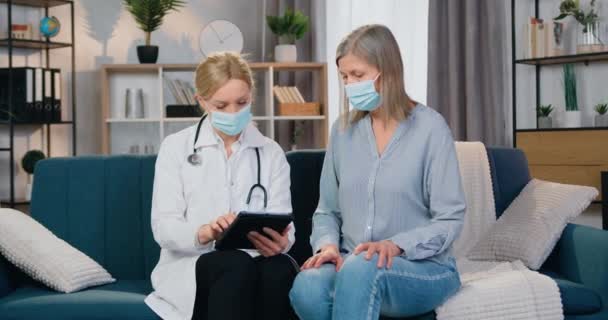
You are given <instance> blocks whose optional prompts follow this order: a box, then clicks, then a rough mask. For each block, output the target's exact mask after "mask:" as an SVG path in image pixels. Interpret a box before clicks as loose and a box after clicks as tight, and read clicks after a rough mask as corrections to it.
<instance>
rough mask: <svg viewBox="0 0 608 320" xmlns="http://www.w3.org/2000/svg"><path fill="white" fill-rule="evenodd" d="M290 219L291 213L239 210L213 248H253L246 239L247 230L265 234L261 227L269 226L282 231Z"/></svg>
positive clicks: (291, 219)
mask: <svg viewBox="0 0 608 320" xmlns="http://www.w3.org/2000/svg"><path fill="white" fill-rule="evenodd" d="M292 221H293V216H292V215H291V214H280V213H253V212H241V213H239V214H238V215H237V216H236V219H235V220H234V222H232V224H231V225H230V226H229V227H228V229H226V231H225V232H224V234H223V235H222V237H221V238H220V239H218V240H217V241H216V242H215V248H216V249H217V250H227V249H255V247H254V246H253V243H251V241H249V239H247V234H248V233H249V232H251V231H257V232H258V233H260V234H262V235H265V232H264V231H263V229H264V228H271V229H273V230H275V231H276V232H278V233H282V232H283V231H284V230H285V228H287V225H289V223H291V222H292Z"/></svg>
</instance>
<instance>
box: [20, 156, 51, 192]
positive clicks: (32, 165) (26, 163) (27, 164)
mask: <svg viewBox="0 0 608 320" xmlns="http://www.w3.org/2000/svg"><path fill="white" fill-rule="evenodd" d="M44 158H46V156H45V155H44V152H42V151H40V150H30V151H28V152H26V153H25V155H23V158H21V167H22V168H23V170H24V171H25V172H27V174H28V176H27V185H26V186H25V200H26V201H30V200H31V198H32V183H33V181H34V169H36V163H37V162H38V161H40V160H42V159H44Z"/></svg>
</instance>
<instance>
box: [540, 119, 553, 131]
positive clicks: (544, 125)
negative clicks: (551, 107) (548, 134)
mask: <svg viewBox="0 0 608 320" xmlns="http://www.w3.org/2000/svg"><path fill="white" fill-rule="evenodd" d="M552 127H553V121H552V119H551V117H539V118H538V128H539V129H550V128H552Z"/></svg>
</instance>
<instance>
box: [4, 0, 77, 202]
mask: <svg viewBox="0 0 608 320" xmlns="http://www.w3.org/2000/svg"><path fill="white" fill-rule="evenodd" d="M0 3H1V4H5V5H6V6H7V16H8V19H7V24H8V27H7V30H9V32H8V38H6V39H0V46H3V47H6V48H7V49H8V69H9V77H8V92H9V95H8V101H7V102H8V108H9V110H8V111H9V112H11V113H12V108H13V97H12V92H13V50H14V49H15V48H26V49H37V50H44V51H45V58H46V59H45V64H46V65H45V67H46V68H50V54H49V51H50V50H52V49H57V48H70V49H71V68H70V73H71V76H72V81H71V88H70V89H71V113H72V115H71V116H72V120H71V121H62V122H60V123H44V124H41V123H38V124H22V123H15V122H14V121H5V122H3V123H0V125H8V127H9V136H10V137H9V146H8V148H0V151H4V152H8V153H9V167H10V168H9V171H10V179H9V180H10V181H9V183H10V195H9V199H8V200H6V201H2V202H0V203H1V204H2V205H7V206H9V207H12V208H14V207H15V206H16V205H27V204H29V202H25V201H17V200H16V199H15V167H14V165H13V163H14V162H15V141H14V140H15V127H16V126H21V125H44V127H45V129H46V140H47V141H46V147H47V148H46V149H47V155H49V156H50V154H51V126H52V125H54V124H66V125H71V126H72V154H73V155H76V138H77V137H76V79H75V77H76V56H75V53H76V51H75V45H76V42H75V41H76V37H75V23H74V2H73V1H72V0H0ZM64 5H69V7H70V8H69V9H70V24H71V25H70V26H71V35H70V36H71V41H70V43H63V42H52V41H50V40H49V39H47V40H46V41H39V40H23V39H14V38H13V37H12V34H11V32H10V30H11V25H12V24H13V14H12V13H13V12H12V11H13V6H26V7H32V8H37V9H44V14H45V16H48V15H49V8H53V7H57V6H64ZM63 102H64V103H65V101H63Z"/></svg>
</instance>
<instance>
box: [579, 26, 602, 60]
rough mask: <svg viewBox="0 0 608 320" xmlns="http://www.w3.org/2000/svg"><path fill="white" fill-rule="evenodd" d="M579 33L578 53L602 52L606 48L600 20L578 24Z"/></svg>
mask: <svg viewBox="0 0 608 320" xmlns="http://www.w3.org/2000/svg"><path fill="white" fill-rule="evenodd" d="M577 34H578V40H577V46H576V52H577V53H591V52H601V51H602V50H604V41H603V39H602V38H603V34H602V32H601V24H600V22H599V21H596V22H593V23H587V24H585V25H582V24H578V31H577Z"/></svg>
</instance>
